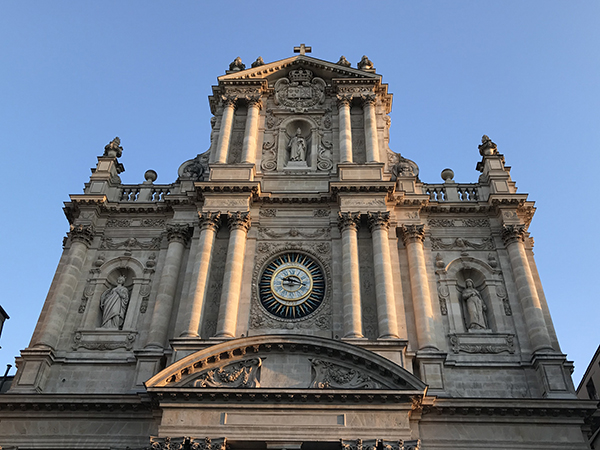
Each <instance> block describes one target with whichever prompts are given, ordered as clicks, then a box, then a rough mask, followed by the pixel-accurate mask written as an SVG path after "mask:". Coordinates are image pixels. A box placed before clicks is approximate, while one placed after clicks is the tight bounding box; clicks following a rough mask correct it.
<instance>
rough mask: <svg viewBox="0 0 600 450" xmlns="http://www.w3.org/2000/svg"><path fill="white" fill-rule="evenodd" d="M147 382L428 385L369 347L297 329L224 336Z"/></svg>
mask: <svg viewBox="0 0 600 450" xmlns="http://www.w3.org/2000/svg"><path fill="white" fill-rule="evenodd" d="M145 384H146V388H147V389H148V391H149V392H168V391H173V390H174V391H178V390H181V389H184V390H192V391H196V392H201V391H203V390H211V391H213V390H215V389H216V390H227V391H229V392H231V391H232V390H233V391H236V390H243V391H247V390H256V391H269V392H274V391H281V390H285V391H288V390H290V389H298V390H303V391H325V392H332V391H357V392H359V391H387V392H390V391H393V392H394V393H407V394H424V393H425V390H426V385H425V384H424V383H423V382H422V381H421V380H419V379H418V378H417V377H415V376H414V375H412V374H411V373H409V372H408V371H407V370H405V369H403V368H402V367H400V366H398V365H397V364H395V363H393V362H392V361H390V360H388V359H386V358H384V357H382V356H380V355H378V354H376V353H373V352H371V351H369V350H365V349H363V348H361V347H358V346H355V345H351V344H348V343H345V342H341V341H336V340H331V339H324V338H318V337H312V336H297V335H265V336H253V337H247V338H241V339H235V340H231V341H227V342H223V343H221V344H217V345H214V346H212V347H209V348H207V349H204V350H200V351H198V352H196V353H193V354H191V355H189V356H187V357H186V358H183V359H181V360H179V361H177V362H175V363H174V364H172V365H170V366H169V367H167V368H165V369H164V370H163V371H161V372H160V373H158V374H157V375H155V376H154V377H152V378H151V379H150V380H148V381H147V382H146V383H145Z"/></svg>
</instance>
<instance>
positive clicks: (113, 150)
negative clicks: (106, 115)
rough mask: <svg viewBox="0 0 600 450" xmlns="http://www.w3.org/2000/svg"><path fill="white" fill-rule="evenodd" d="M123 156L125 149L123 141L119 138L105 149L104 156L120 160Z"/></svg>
mask: <svg viewBox="0 0 600 450" xmlns="http://www.w3.org/2000/svg"><path fill="white" fill-rule="evenodd" d="M122 154H123V147H121V139H119V137H118V136H117V137H116V138H114V139H113V140H112V141H110V142H109V143H108V144H107V145H106V146H105V147H104V156H108V157H111V158H115V157H116V158H120V157H121V155H122Z"/></svg>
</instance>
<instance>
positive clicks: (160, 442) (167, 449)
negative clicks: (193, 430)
mask: <svg viewBox="0 0 600 450" xmlns="http://www.w3.org/2000/svg"><path fill="white" fill-rule="evenodd" d="M226 448H227V445H226V440H225V438H219V439H212V440H211V439H210V438H204V439H202V438H195V437H187V436H182V437H174V438H171V437H156V436H151V437H150V447H148V448H146V449H144V450H226Z"/></svg>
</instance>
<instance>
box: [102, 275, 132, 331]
mask: <svg viewBox="0 0 600 450" xmlns="http://www.w3.org/2000/svg"><path fill="white" fill-rule="evenodd" d="M124 283H125V277H124V276H123V275H121V276H120V277H119V278H118V279H117V285H116V286H115V287H113V288H110V289H107V290H106V291H104V293H103V294H102V297H100V310H101V311H102V325H101V326H100V327H101V328H110V329H115V330H120V329H121V328H123V322H124V321H125V312H126V311H127V305H128V304H129V291H128V290H127V288H126V287H125V286H123V284H124Z"/></svg>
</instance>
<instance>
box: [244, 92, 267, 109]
mask: <svg viewBox="0 0 600 450" xmlns="http://www.w3.org/2000/svg"><path fill="white" fill-rule="evenodd" d="M245 98H246V101H247V102H248V108H258V109H261V108H262V106H263V103H262V100H261V95H260V94H256V95H246V97H245Z"/></svg>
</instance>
